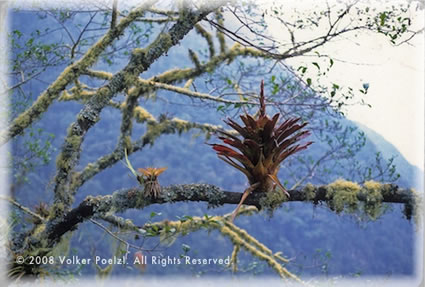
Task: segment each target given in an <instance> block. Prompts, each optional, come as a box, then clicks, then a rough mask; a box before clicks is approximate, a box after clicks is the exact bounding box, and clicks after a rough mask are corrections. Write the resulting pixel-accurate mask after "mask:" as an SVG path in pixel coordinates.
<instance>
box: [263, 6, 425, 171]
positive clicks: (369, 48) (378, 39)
mask: <svg viewBox="0 0 425 287" xmlns="http://www.w3.org/2000/svg"><path fill="white" fill-rule="evenodd" d="M285 2H286V1H285ZM308 2H311V1H297V2H296V4H292V5H291V6H294V7H296V9H297V10H299V11H303V9H304V10H307V9H310V7H311V6H309V5H303V4H306V3H308ZM299 3H301V4H299ZM316 3H317V2H316ZM316 3H315V4H316ZM372 3H374V2H373V1H372ZM412 13H415V14H412V16H414V19H415V21H416V22H417V26H418V27H423V26H424V12H423V10H422V11H419V12H417V13H416V12H414V11H412ZM270 24H272V23H271V22H270ZM275 25H276V23H274V24H272V31H276V33H273V32H272V34H273V35H274V36H275V37H281V35H282V34H283V33H282V28H279V27H278V26H277V25H276V26H275ZM324 28H325V29H326V28H327V27H324ZM315 35H316V36H317V33H316V34H315ZM295 36H297V35H295ZM304 36H309V35H308V32H306V34H305V35H300V38H302V37H304ZM310 36H311V35H310ZM411 44H412V45H407V44H403V45H400V46H397V47H394V46H391V44H390V43H389V41H388V40H387V39H385V38H384V37H383V36H382V35H377V34H375V33H362V34H361V35H359V36H358V37H356V38H354V37H348V38H345V39H339V40H338V41H336V42H334V43H330V44H329V45H326V46H325V47H324V48H322V49H320V53H321V54H328V55H332V56H334V57H335V58H337V59H342V60H345V61H348V62H350V63H346V62H335V64H334V67H333V68H332V69H331V71H330V72H329V74H328V75H327V79H326V80H328V81H330V82H337V83H343V84H344V85H345V86H351V87H359V88H360V87H361V86H362V83H369V84H370V88H369V91H368V94H367V95H366V96H365V97H364V99H365V101H366V102H367V103H369V104H371V105H372V108H369V107H367V106H358V105H357V106H353V107H349V108H348V112H347V113H346V115H347V118H348V119H350V120H353V121H356V122H359V123H361V124H364V125H366V126H367V127H369V128H370V129H372V130H374V131H376V132H377V133H379V134H381V135H382V136H383V137H384V138H385V139H386V140H387V141H389V142H391V143H392V144H393V145H394V146H395V147H396V148H397V149H398V150H399V151H400V152H401V154H402V155H403V156H404V157H405V158H406V159H407V160H408V161H409V162H410V163H411V164H414V165H416V166H418V167H420V168H421V169H423V167H424V130H425V129H424V94H425V93H424V51H425V50H424V36H423V34H421V35H419V36H417V37H416V38H414V39H413V40H412V41H411ZM311 61H312V58H311V57H310V58H294V59H291V60H288V61H287V63H289V64H290V65H292V66H293V67H298V66H299V65H300V64H304V63H306V62H310V65H311ZM328 61H329V60H328ZM354 63H355V64H354Z"/></svg>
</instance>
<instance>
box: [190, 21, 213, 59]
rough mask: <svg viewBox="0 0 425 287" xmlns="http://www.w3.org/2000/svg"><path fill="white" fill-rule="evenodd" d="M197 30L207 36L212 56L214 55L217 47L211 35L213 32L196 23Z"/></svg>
mask: <svg viewBox="0 0 425 287" xmlns="http://www.w3.org/2000/svg"><path fill="white" fill-rule="evenodd" d="M195 29H196V32H198V34H199V35H201V36H202V37H204V38H205V40H206V41H207V44H208V49H209V52H210V58H212V57H214V55H215V48H214V41H213V38H212V36H211V33H210V32H208V31H207V30H205V28H204V27H202V26H201V25H200V24H196V25H195Z"/></svg>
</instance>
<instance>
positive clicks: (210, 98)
mask: <svg viewBox="0 0 425 287" xmlns="http://www.w3.org/2000/svg"><path fill="white" fill-rule="evenodd" d="M138 84H142V85H145V86H147V87H154V88H156V89H163V90H168V91H172V92H176V93H179V94H182V95H186V96H189V97H191V98H198V99H201V100H208V101H213V102H219V103H226V104H233V105H235V104H250V105H258V103H256V102H248V101H233V100H227V99H223V98H220V97H214V96H211V95H209V94H204V93H199V92H194V91H191V90H189V89H185V88H181V87H177V86H174V85H168V84H163V83H159V82H154V81H147V80H142V79H139V81H138Z"/></svg>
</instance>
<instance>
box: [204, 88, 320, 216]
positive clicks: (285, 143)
mask: <svg viewBox="0 0 425 287" xmlns="http://www.w3.org/2000/svg"><path fill="white" fill-rule="evenodd" d="M279 117H280V113H277V114H275V115H274V116H273V117H272V118H269V117H268V116H267V114H266V103H265V97H264V81H261V86H260V109H259V111H258V113H257V116H251V115H249V114H247V113H245V114H244V115H241V116H240V118H241V120H242V122H243V123H244V126H241V125H239V124H238V123H237V122H235V121H234V120H232V119H230V118H228V119H227V120H225V122H226V123H227V124H228V125H229V126H230V127H232V128H233V129H234V130H235V131H236V132H237V133H238V134H239V135H240V137H241V138H240V137H239V136H237V135H233V134H231V133H228V132H225V131H219V133H220V135H221V136H219V139H221V140H222V141H223V143H224V144H226V145H227V146H226V145H222V144H212V147H213V149H214V150H215V151H216V152H217V155H218V157H219V158H220V159H222V160H223V161H225V162H226V163H228V164H229V165H231V166H232V167H234V168H236V169H238V170H240V171H241V172H242V173H243V174H245V175H246V177H247V178H248V181H249V184H250V186H249V187H248V188H247V189H246V190H245V191H244V193H243V195H242V198H241V201H240V202H239V204H238V206H237V207H236V209H235V210H234V212H233V214H232V218H231V220H232V221H233V220H234V218H235V216H236V214H237V212H238V210H239V208H240V207H241V205H242V204H243V202H244V201H245V199H246V198H247V197H248V195H249V194H250V193H251V192H262V193H266V192H274V191H275V190H276V186H278V187H279V188H280V189H281V190H282V191H283V192H284V193H285V194H286V195H287V196H288V197H289V193H288V192H287V191H286V190H285V188H284V187H283V185H282V184H281V183H280V181H279V179H278V177H277V173H278V171H279V168H280V164H281V163H282V161H284V160H285V159H286V158H287V157H288V156H290V155H292V154H294V153H296V152H299V151H301V150H304V149H306V148H307V147H308V146H309V145H310V144H312V143H313V142H311V141H310V142H307V143H304V144H299V141H301V140H302V139H304V138H305V137H307V136H308V135H309V134H310V132H309V131H308V130H303V128H304V127H305V126H306V125H307V122H304V123H301V124H300V123H298V122H299V121H300V118H289V119H287V120H285V121H283V122H282V123H281V124H280V125H277V122H278V120H279ZM229 146H230V147H232V148H230V147H229ZM235 149H236V150H235Z"/></svg>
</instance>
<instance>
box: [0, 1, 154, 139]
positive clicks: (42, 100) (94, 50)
mask: <svg viewBox="0 0 425 287" xmlns="http://www.w3.org/2000/svg"><path fill="white" fill-rule="evenodd" d="M154 2H155V1H152V0H150V1H144V3H143V4H142V5H141V6H140V7H139V8H137V9H134V10H133V11H131V12H130V13H129V14H128V16H127V17H125V18H123V19H121V21H120V22H119V24H118V25H116V26H115V28H114V29H109V30H108V32H107V33H105V35H104V36H103V37H102V38H101V39H100V40H99V41H97V42H96V43H95V44H94V45H93V46H92V47H91V48H90V49H89V50H88V51H87V52H86V53H85V54H84V56H82V57H81V59H79V60H78V61H76V62H75V63H73V64H71V65H69V66H68V67H67V68H66V69H65V70H64V71H63V72H62V73H61V74H60V75H59V76H58V78H57V79H56V80H55V81H54V82H53V83H51V84H50V85H49V87H48V88H47V89H46V90H45V91H44V92H42V93H41V95H40V96H39V97H38V98H37V100H36V101H35V102H34V103H33V104H32V106H31V107H29V108H28V109H27V110H26V111H25V112H23V113H21V114H20V115H19V116H18V117H17V118H16V119H15V120H14V121H13V122H12V124H11V125H10V126H9V127H8V128H7V130H5V131H2V132H0V145H2V144H4V143H5V142H7V141H8V140H9V139H11V138H13V137H15V136H16V135H18V134H21V133H22V132H23V131H24V130H25V129H26V128H27V127H29V126H30V125H31V124H32V123H34V122H35V121H37V120H38V119H39V118H40V116H41V115H42V114H43V113H44V112H45V111H46V110H47V109H48V108H49V106H50V104H51V103H52V102H53V101H54V100H55V99H57V98H58V97H59V96H60V94H61V92H62V91H63V90H64V89H65V87H66V86H67V85H68V84H69V83H71V82H73V81H75V80H76V79H77V78H78V77H79V76H80V75H81V73H82V72H83V71H84V70H86V69H87V68H89V67H90V66H92V65H93V64H94V63H95V62H96V61H97V58H98V57H99V55H100V54H101V53H102V52H103V51H105V49H106V48H107V47H108V46H109V45H110V44H111V43H112V42H113V41H114V40H115V39H117V38H118V37H119V36H120V35H121V34H122V33H123V32H124V30H125V29H126V28H127V27H128V26H129V25H130V24H131V22H133V21H134V20H135V19H136V18H137V17H139V16H141V15H142V14H143V13H144V12H145V10H146V9H147V8H149V7H150V6H152V4H153V3H154Z"/></svg>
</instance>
